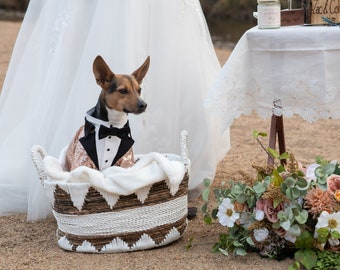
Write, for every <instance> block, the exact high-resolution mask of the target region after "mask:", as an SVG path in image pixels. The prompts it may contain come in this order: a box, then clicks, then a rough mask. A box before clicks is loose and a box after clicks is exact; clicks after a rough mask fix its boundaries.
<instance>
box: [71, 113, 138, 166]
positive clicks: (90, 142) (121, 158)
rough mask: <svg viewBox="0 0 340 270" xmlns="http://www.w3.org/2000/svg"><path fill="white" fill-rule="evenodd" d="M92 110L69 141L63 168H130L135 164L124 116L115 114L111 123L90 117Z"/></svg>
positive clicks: (127, 122)
mask: <svg viewBox="0 0 340 270" xmlns="http://www.w3.org/2000/svg"><path fill="white" fill-rule="evenodd" d="M93 111H94V108H93V109H91V110H90V111H88V113H87V114H86V116H85V125H84V126H82V127H81V128H80V129H79V130H78V132H77V133H76V135H75V137H74V139H73V140H72V142H71V144H70V146H69V149H68V151H67V154H66V161H67V162H66V163H67V164H66V167H67V168H66V169H68V170H73V169H75V168H77V167H79V166H81V165H85V166H87V167H90V168H96V169H98V170H101V171H102V170H104V169H106V168H108V167H110V166H113V165H117V166H120V167H124V168H126V167H130V166H132V165H133V164H134V157H133V151H132V145H133V144H134V140H133V139H132V137H131V132H130V127H129V121H128V119H127V114H125V113H122V114H117V115H116V116H115V117H114V119H113V120H112V119H111V121H110V122H108V121H103V120H101V119H98V118H95V117H94V116H93Z"/></svg>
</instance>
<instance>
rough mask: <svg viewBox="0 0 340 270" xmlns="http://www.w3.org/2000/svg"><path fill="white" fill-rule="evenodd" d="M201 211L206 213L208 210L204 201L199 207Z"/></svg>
mask: <svg viewBox="0 0 340 270" xmlns="http://www.w3.org/2000/svg"><path fill="white" fill-rule="evenodd" d="M201 211H202V213H207V212H208V203H207V202H206V203H204V204H203V205H202V208H201Z"/></svg>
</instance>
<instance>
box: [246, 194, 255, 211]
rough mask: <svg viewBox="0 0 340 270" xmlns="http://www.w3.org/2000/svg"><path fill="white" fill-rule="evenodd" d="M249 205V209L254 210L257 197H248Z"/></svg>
mask: <svg viewBox="0 0 340 270" xmlns="http://www.w3.org/2000/svg"><path fill="white" fill-rule="evenodd" d="M247 204H248V207H250V208H252V207H255V205H256V197H255V196H253V195H250V196H248V197H247Z"/></svg>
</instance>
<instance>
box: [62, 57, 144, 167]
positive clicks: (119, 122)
mask: <svg viewBox="0 0 340 270" xmlns="http://www.w3.org/2000/svg"><path fill="white" fill-rule="evenodd" d="M149 65H150V57H147V59H146V60H145V61H144V63H143V64H142V65H141V66H140V67H139V68H138V69H137V70H136V71H134V72H133V73H132V74H131V75H123V74H114V73H113V72H112V71H111V69H110V68H109V66H108V65H107V64H106V63H105V61H104V60H103V58H102V57H101V56H97V57H96V59H95V60H94V62H93V73H94V76H95V78H96V81H97V84H98V85H99V86H100V87H101V88H102V90H101V93H100V95H99V98H98V102H97V104H96V106H95V107H94V108H92V109H90V110H89V111H88V112H87V114H86V117H85V124H84V125H83V126H82V127H80V129H79V130H78V131H77V133H76V135H75V136H74V138H73V140H72V142H71V143H70V145H69V147H68V149H67V152H66V164H65V167H66V168H65V169H66V170H68V171H71V170H73V169H75V168H77V167H79V166H87V167H90V168H95V169H98V170H103V169H106V168H108V167H110V166H113V165H116V166H121V167H124V168H126V167H130V166H132V165H133V164H134V156H133V151H132V145H133V143H134V140H133V139H132V137H131V133H130V127H129V121H128V114H129V113H134V114H140V113H142V112H144V111H145V109H146V106H147V104H146V103H145V102H144V100H143V99H142V98H141V97H140V95H141V87H140V84H141V83H142V80H143V78H144V77H145V75H146V73H147V71H148V69H149Z"/></svg>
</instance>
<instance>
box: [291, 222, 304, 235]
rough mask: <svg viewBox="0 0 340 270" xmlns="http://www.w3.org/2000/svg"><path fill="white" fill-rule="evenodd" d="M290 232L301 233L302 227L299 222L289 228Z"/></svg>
mask: <svg viewBox="0 0 340 270" xmlns="http://www.w3.org/2000/svg"><path fill="white" fill-rule="evenodd" d="M289 233H291V234H292V235H294V236H299V235H300V234H301V228H300V227H299V226H298V225H297V224H294V225H293V226H291V227H290V228H289Z"/></svg>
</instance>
